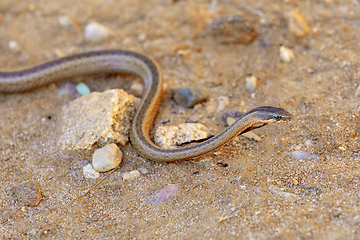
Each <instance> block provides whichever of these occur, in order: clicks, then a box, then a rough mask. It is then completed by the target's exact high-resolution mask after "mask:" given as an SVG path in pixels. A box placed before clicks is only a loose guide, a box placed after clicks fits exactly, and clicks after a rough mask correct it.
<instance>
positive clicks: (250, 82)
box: [245, 76, 257, 93]
mask: <svg viewBox="0 0 360 240" xmlns="http://www.w3.org/2000/svg"><path fill="white" fill-rule="evenodd" d="M245 81H246V84H245V87H246V91H248V92H249V93H253V92H255V90H256V88H257V78H256V77H255V76H249V77H247V78H245Z"/></svg>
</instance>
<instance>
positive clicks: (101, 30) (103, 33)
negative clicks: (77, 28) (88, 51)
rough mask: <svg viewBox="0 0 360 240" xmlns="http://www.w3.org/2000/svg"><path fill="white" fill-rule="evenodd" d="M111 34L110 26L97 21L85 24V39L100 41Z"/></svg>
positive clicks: (94, 41)
mask: <svg viewBox="0 0 360 240" xmlns="http://www.w3.org/2000/svg"><path fill="white" fill-rule="evenodd" d="M110 35H111V31H110V29H109V28H107V27H105V26H104V25H102V24H100V23H97V22H90V23H88V24H87V25H86V26H85V39H86V40H87V41H89V42H93V43H98V42H101V41H103V40H105V39H107V38H109V37H110Z"/></svg>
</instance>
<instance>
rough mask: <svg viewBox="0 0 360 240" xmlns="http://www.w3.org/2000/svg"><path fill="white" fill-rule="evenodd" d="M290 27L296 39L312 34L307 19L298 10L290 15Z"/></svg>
mask: <svg viewBox="0 0 360 240" xmlns="http://www.w3.org/2000/svg"><path fill="white" fill-rule="evenodd" d="M287 15H288V27H289V30H290V32H291V33H292V34H294V35H295V36H296V37H304V36H306V35H307V34H308V33H309V32H310V27H309V24H308V23H307V21H306V20H305V18H304V17H303V16H302V15H301V14H300V13H299V12H298V11H296V10H292V11H290V12H289V13H288V14H287Z"/></svg>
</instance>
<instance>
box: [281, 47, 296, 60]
mask: <svg viewBox="0 0 360 240" xmlns="http://www.w3.org/2000/svg"><path fill="white" fill-rule="evenodd" d="M294 58H295V54H294V52H293V50H291V49H290V48H287V47H284V46H281V47H280V59H281V61H283V62H291V61H292V60H293V59H294Z"/></svg>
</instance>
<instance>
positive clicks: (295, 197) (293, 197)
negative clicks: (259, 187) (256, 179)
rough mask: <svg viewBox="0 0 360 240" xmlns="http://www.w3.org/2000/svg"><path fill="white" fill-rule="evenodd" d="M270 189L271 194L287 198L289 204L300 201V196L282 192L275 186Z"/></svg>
mask: <svg viewBox="0 0 360 240" xmlns="http://www.w3.org/2000/svg"><path fill="white" fill-rule="evenodd" d="M268 189H269V191H270V192H271V193H273V194H277V195H279V196H282V197H284V198H286V200H288V201H289V202H296V201H297V200H298V199H299V195H297V194H295V193H289V192H284V191H281V189H280V188H279V187H278V186H275V185H270V186H269V187H268Z"/></svg>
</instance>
